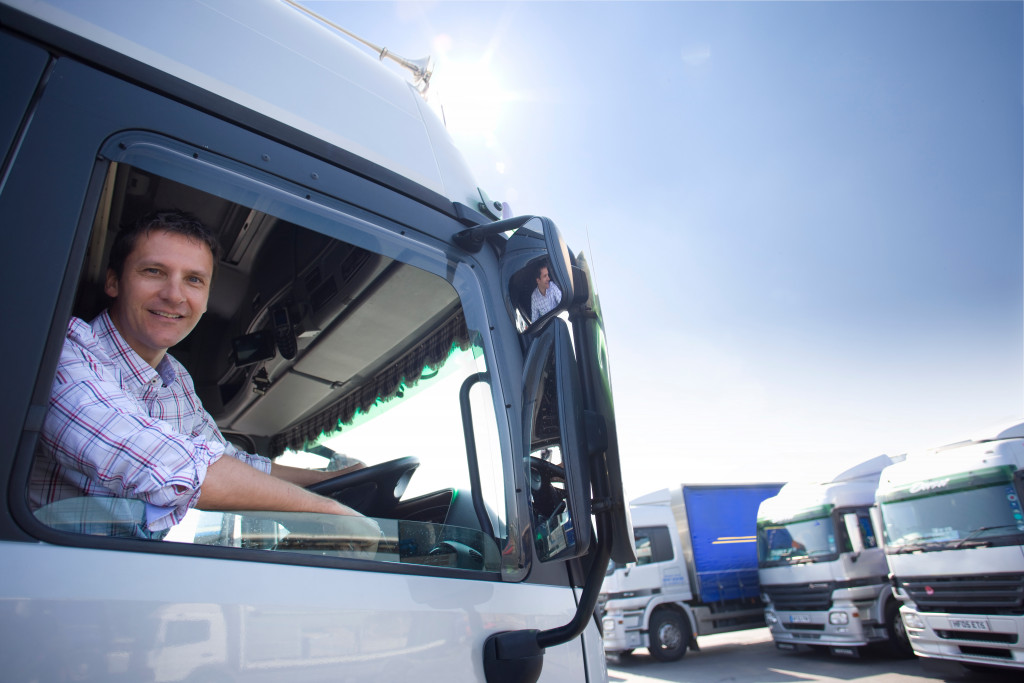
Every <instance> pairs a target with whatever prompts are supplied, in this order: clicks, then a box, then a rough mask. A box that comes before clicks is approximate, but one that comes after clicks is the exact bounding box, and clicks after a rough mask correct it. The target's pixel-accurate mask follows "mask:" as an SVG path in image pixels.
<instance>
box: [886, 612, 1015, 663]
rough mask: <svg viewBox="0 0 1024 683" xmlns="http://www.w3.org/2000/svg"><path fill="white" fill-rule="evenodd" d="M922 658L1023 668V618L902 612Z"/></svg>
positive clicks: (913, 642) (905, 623) (913, 644)
mask: <svg viewBox="0 0 1024 683" xmlns="http://www.w3.org/2000/svg"><path fill="white" fill-rule="evenodd" d="M901 614H902V616H903V625H904V626H905V627H906V629H907V635H908V636H910V644H911V646H912V647H913V648H914V652H915V653H916V654H917V655H918V656H919V657H931V658H933V659H948V660H952V661H956V662H963V663H967V664H982V665H987V666H1004V667H1010V668H1014V669H1024V616H995V615H985V614H939V613H930V612H918V611H917V610H915V609H913V608H911V607H908V606H906V605H904V606H903V608H902V609H901Z"/></svg>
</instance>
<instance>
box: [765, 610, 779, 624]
mask: <svg viewBox="0 0 1024 683" xmlns="http://www.w3.org/2000/svg"><path fill="white" fill-rule="evenodd" d="M764 620H765V621H767V622H768V625H769V626H775V624H777V623H779V618H778V617H777V616H775V615H774V614H773V613H771V612H765V613H764Z"/></svg>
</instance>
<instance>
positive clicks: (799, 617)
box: [789, 614, 811, 624]
mask: <svg viewBox="0 0 1024 683" xmlns="http://www.w3.org/2000/svg"><path fill="white" fill-rule="evenodd" d="M789 623H791V624H809V623H811V615H810V614H790V615H789Z"/></svg>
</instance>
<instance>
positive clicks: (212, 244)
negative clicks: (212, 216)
mask: <svg viewBox="0 0 1024 683" xmlns="http://www.w3.org/2000/svg"><path fill="white" fill-rule="evenodd" d="M152 232H169V233H171V234H174V235H181V236H183V237H187V238H188V239H190V240H194V241H196V242H199V243H201V244H205V245H206V246H207V247H209V248H210V253H211V254H213V262H214V264H216V263H217V252H218V251H219V249H220V245H219V244H218V242H217V236H216V235H214V234H213V231H211V230H210V229H209V228H208V227H206V225H204V224H203V222H202V221H200V220H199V219H198V218H196V217H195V216H193V215H192V214H190V213H186V212H185V211H180V210H178V209H164V210H160V211H154V212H153V213H149V214H146V215H145V216H143V217H142V218H140V219H139V220H137V221H135V223H134V225H130V226H128V227H126V228H122V229H121V230H120V231H119V232H118V233H117V235H116V236H115V237H114V244H113V246H111V247H110V259H109V260H108V261H107V268H109V269H110V270H112V271H114V273H115V274H116V275H117V279H118V280H120V279H121V275H123V273H124V262H125V261H126V260H128V255H129V254H131V253H132V251H133V250H134V249H135V245H136V244H138V241H139V237H141V236H142V235H148V234H150V233H152Z"/></svg>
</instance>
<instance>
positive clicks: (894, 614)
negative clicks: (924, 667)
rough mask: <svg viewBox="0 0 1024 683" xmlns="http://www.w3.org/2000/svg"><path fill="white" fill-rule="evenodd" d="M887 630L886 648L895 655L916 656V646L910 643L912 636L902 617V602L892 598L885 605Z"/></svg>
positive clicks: (902, 656)
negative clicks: (908, 632) (909, 634)
mask: <svg viewBox="0 0 1024 683" xmlns="http://www.w3.org/2000/svg"><path fill="white" fill-rule="evenodd" d="M885 630H886V633H888V640H887V642H886V650H888V652H889V654H890V655H892V656H893V657H900V658H902V659H909V658H910V657H913V656H914V648H913V647H912V646H911V645H910V637H909V636H908V635H907V629H906V627H905V626H904V625H903V619H902V618H900V603H899V602H898V601H896V600H890V601H889V602H888V603H886V605H885Z"/></svg>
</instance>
